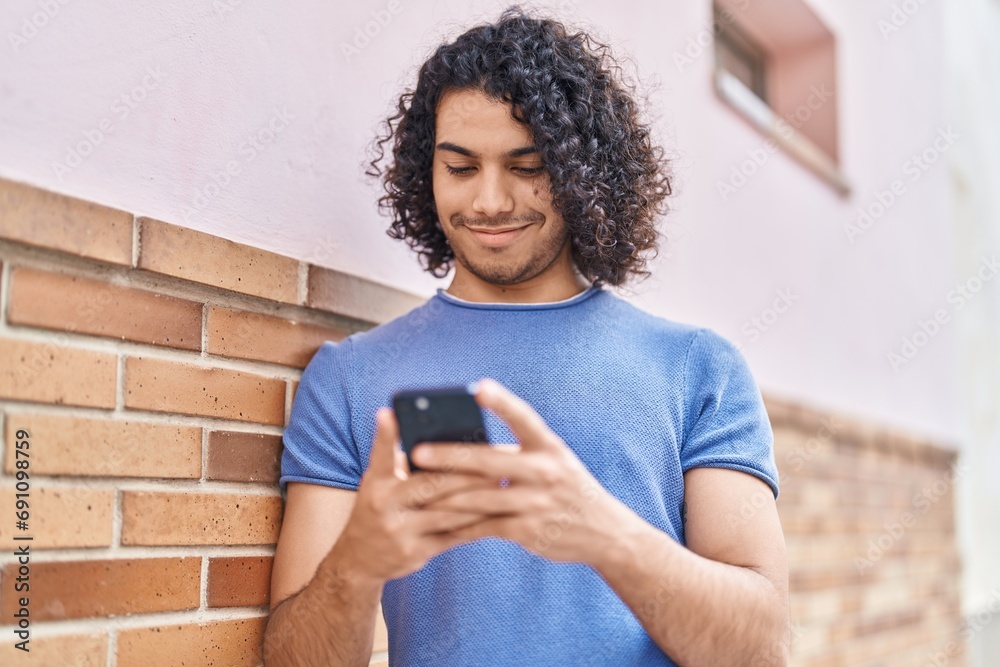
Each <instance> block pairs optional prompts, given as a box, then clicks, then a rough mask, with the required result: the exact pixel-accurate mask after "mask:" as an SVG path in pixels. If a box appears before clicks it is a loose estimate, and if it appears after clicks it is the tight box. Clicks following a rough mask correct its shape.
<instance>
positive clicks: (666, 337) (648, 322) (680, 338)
mask: <svg viewBox="0 0 1000 667" xmlns="http://www.w3.org/2000/svg"><path fill="white" fill-rule="evenodd" d="M607 296H608V298H607V299H606V302H607V308H608V310H609V311H610V313H611V315H612V316H613V317H614V320H615V321H616V322H618V323H619V324H620V325H621V327H622V328H623V329H627V330H629V331H631V332H633V334H635V335H639V336H641V337H643V338H645V339H648V340H650V342H652V343H655V344H661V345H662V344H665V343H667V344H671V345H682V346H683V345H687V344H690V343H691V342H692V341H693V340H694V339H695V338H696V337H697V336H698V335H699V333H701V332H703V331H709V330H707V329H705V328H704V327H700V326H697V325H694V324H689V323H687V322H682V321H679V320H675V319H672V318H669V317H666V316H664V315H657V314H654V313H651V312H649V311H648V310H646V309H645V308H643V307H642V306H640V305H638V304H635V303H633V302H631V301H629V300H627V299H626V298H624V297H622V296H619V295H617V294H613V293H611V292H608V293H607Z"/></svg>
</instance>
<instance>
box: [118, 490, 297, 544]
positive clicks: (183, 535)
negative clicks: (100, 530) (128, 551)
mask: <svg viewBox="0 0 1000 667" xmlns="http://www.w3.org/2000/svg"><path fill="white" fill-rule="evenodd" d="M281 512H282V501H281V497H280V496H264V495H245V494H241V495H237V494H229V493H166V492H162V493H161V492H154V491H123V492H122V544H124V545H130V546H131V545H185V544H275V543H277V541H278V530H279V528H280V526H281Z"/></svg>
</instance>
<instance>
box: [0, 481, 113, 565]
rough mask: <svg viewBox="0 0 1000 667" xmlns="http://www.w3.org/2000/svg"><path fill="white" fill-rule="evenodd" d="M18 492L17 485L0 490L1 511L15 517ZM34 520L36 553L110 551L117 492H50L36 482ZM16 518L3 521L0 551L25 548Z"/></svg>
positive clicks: (31, 500)
mask: <svg viewBox="0 0 1000 667" xmlns="http://www.w3.org/2000/svg"><path fill="white" fill-rule="evenodd" d="M16 493H17V491H16V489H15V488H14V486H13V483H12V484H11V486H9V487H4V488H0V507H8V508H10V512H11V515H13V513H14V506H15V505H14V503H15V501H16V496H15V494H16ZM29 493H30V494H31V496H30V498H29V499H28V500H29V503H30V507H29V510H28V511H29V512H30V517H29V519H28V530H27V531H23V532H22V531H16V532H17V533H18V534H19V535H31V536H32V537H33V538H34V540H33V541H32V542H31V548H32V549H33V550H34V549H62V548H70V547H106V546H110V545H111V526H112V518H113V515H114V502H115V492H114V491H113V490H111V489H87V488H81V487H66V486H61V487H58V488H55V487H53V488H46V487H42V486H39V481H38V480H35V481H34V483H33V484H32V485H31V489H30V491H29ZM13 519H14V517H13V516H11V520H10V521H0V548H3V549H4V550H7V549H11V548H13V547H14V546H15V545H19V544H23V542H16V541H15V540H14V532H15V527H14V520H13Z"/></svg>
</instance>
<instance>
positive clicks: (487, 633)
mask: <svg viewBox="0 0 1000 667" xmlns="http://www.w3.org/2000/svg"><path fill="white" fill-rule="evenodd" d="M483 377H491V378H493V379H495V380H497V381H499V382H500V383H501V384H503V385H504V386H505V387H507V388H508V389H509V390H510V391H512V392H513V393H515V394H517V395H518V396H520V397H521V398H523V399H524V400H526V401H527V402H528V403H529V404H530V405H531V406H532V407H533V408H534V409H535V410H536V411H537V412H538V413H539V414H540V415H541V416H542V418H543V419H544V420H545V421H546V423H547V424H548V425H549V426H550V427H551V428H552V430H553V431H555V432H556V433H557V434H558V435H559V436H560V437H561V438H562V439H563V440H564V441H565V442H566V444H567V445H568V446H569V447H571V448H572V449H573V451H574V452H575V453H576V455H577V457H579V458H580V460H581V461H582V462H583V463H584V465H586V466H587V468H588V469H589V470H590V472H591V473H592V474H593V475H594V477H595V478H596V479H597V480H598V481H599V482H600V483H601V484H602V485H603V486H604V487H605V488H606V489H608V491H610V492H611V493H612V494H613V495H614V496H616V497H617V498H618V499H620V500H621V501H622V502H623V503H625V504H626V505H628V506H629V507H631V508H632V510H633V511H635V512H636V513H637V514H638V515H639V516H641V517H642V518H643V519H645V520H646V521H647V522H649V523H650V524H652V525H653V526H656V527H657V528H659V529H660V530H662V531H664V532H665V533H667V534H668V535H670V536H671V537H673V538H674V539H675V540H677V541H678V542H680V543H681V544H683V543H684V526H683V524H682V520H681V504H682V501H683V499H684V477H683V475H684V472H685V471H687V470H689V469H691V468H696V467H718V468H732V469H734V470H740V471H743V472H746V473H749V474H751V475H755V476H757V477H759V478H760V479H762V480H764V481H765V482H766V483H767V484H768V485H769V486H770V487H771V489H772V491H773V493H774V494H775V497H777V494H778V485H777V480H778V474H777V470H776V468H775V463H774V453H773V446H772V433H771V427H770V423H769V421H768V418H767V414H766V412H765V411H764V404H763V401H762V399H761V395H760V391H759V390H758V388H757V385H756V383H755V382H754V379H753V377H752V376H751V374H750V371H749V369H748V368H747V364H746V362H745V361H744V359H743V357H742V355H741V354H740V352H739V351H738V350H737V349H736V348H735V347H734V346H733V345H732V344H731V343H729V342H728V341H726V340H725V339H723V338H722V337H720V336H719V335H717V334H715V333H713V332H712V331H710V330H708V329H698V328H695V327H691V326H687V325H682V324H677V323H674V322H671V321H668V320H666V319H663V318H660V317H656V316H653V315H650V314H648V313H646V312H644V311H642V310H640V309H639V308H637V307H635V306H633V305H632V304H630V303H629V302H627V301H625V300H624V299H622V298H620V297H618V296H617V295H615V294H613V293H611V292H610V291H607V290H605V289H603V288H596V287H593V286H592V287H589V288H587V289H586V290H585V291H583V292H581V293H579V294H577V295H576V296H574V297H571V298H569V299H567V300H564V301H557V302H551V303H533V304H529V303H522V304H500V303H476V302H469V301H464V300H461V299H458V298H457V297H454V296H452V295H450V294H448V293H447V292H445V291H444V290H442V289H439V290H438V291H437V294H436V295H435V296H433V297H431V298H430V299H429V300H428V301H427V302H426V303H424V304H423V305H421V306H419V307H417V308H415V309H413V310H411V311H410V312H409V313H407V314H405V315H403V316H401V317H398V318H396V319H395V320H392V321H391V322H387V323H385V324H382V325H380V326H377V327H375V328H373V329H370V330H368V331H365V332H361V333H355V334H352V335H351V336H349V337H347V338H345V339H344V340H342V341H340V342H339V343H331V342H327V343H324V344H323V345H322V347H320V349H319V351H318V352H317V353H316V355H315V357H314V358H313V359H312V361H311V362H310V363H309V365H308V366H307V367H306V369H305V371H304V372H303V374H302V380H301V383H300V385H299V388H298V391H297V393H296V395H295V401H294V403H293V405H292V413H291V419H290V421H289V424H288V427H287V429H286V430H285V434H284V443H285V450H284V454H283V455H282V459H281V480H280V481H281V485H282V488H284V485H285V484H286V483H287V482H308V483H312V484H325V485H328V486H335V487H340V488H346V489H356V488H357V486H358V484H359V482H360V480H361V475H362V473H363V472H364V471H365V469H366V468H367V465H368V458H369V455H370V452H371V443H372V439H373V438H374V434H375V411H376V410H377V409H378V408H379V407H383V406H390V405H391V397H392V394H393V393H394V392H395V391H397V390H400V389H418V388H428V387H435V386H445V385H465V384H468V383H470V382H473V381H475V380H478V379H480V378H483ZM483 413H484V418H485V422H486V429H487V433H488V437H489V441H490V442H491V443H514V442H517V440H516V439H515V438H514V435H513V434H512V433H511V431H510V429H509V427H508V426H507V425H506V423H505V422H503V421H502V420H500V419H499V418H498V417H497V416H496V415H495V414H494V413H492V412H491V411H489V410H484V411H483ZM382 609H383V614H384V616H385V622H386V626H387V628H388V631H389V662H390V664H391V665H392V666H393V667H417V666H420V667H423V666H426V665H448V666H449V667H470V666H474V665H484V666H485V665H488V666H490V667H497V666H507V665H510V666H512V667H513V666H516V667H524V666H526V665H576V666H579V665H591V666H593V667H599V666H604V665H616V666H618V665H674V663H673V662H672V661H671V660H670V659H669V658H668V657H667V656H666V655H665V654H664V653H663V651H662V650H661V649H660V648H659V647H658V646H657V645H656V644H655V643H654V642H653V640H652V639H651V638H650V637H649V635H648V634H647V633H646V631H645V630H644V629H643V628H642V626H641V625H640V624H639V622H638V620H637V619H636V617H635V615H634V614H633V613H632V611H631V610H630V609H629V608H628V606H627V605H625V603H623V602H622V601H621V599H620V598H619V597H618V595H617V594H616V593H615V592H614V591H613V590H612V589H611V588H610V587H609V586H608V585H607V583H605V581H604V580H603V579H602V578H601V576H600V575H599V574H598V573H597V572H596V571H595V570H594V569H593V568H591V567H590V566H588V565H584V564H581V563H557V562H552V561H549V560H547V559H545V558H543V557H541V556H538V555H536V554H534V553H533V552H531V551H528V550H527V549H525V548H523V547H522V546H521V545H519V544H517V543H515V542H512V541H508V540H504V539H501V538H484V539H480V540H476V541H474V542H469V543H466V544H461V545H459V546H456V547H453V548H451V549H449V550H447V551H445V552H442V553H440V554H438V555H437V556H435V557H434V558H432V559H431V560H430V561H429V562H428V563H427V564H426V565H425V566H424V567H423V568H421V569H420V570H418V571H416V572H413V573H411V574H409V575H407V576H405V577H401V578H399V579H394V580H391V581H388V582H386V585H385V587H384V590H383V595H382Z"/></svg>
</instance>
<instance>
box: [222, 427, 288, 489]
mask: <svg viewBox="0 0 1000 667" xmlns="http://www.w3.org/2000/svg"><path fill="white" fill-rule="evenodd" d="M281 449H282V444H281V436H280V435H267V434H263V433H242V432H239V431H211V432H209V434H208V456H207V461H206V468H205V479H211V480H224V481H229V482H277V481H278V478H279V477H280V476H281Z"/></svg>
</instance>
